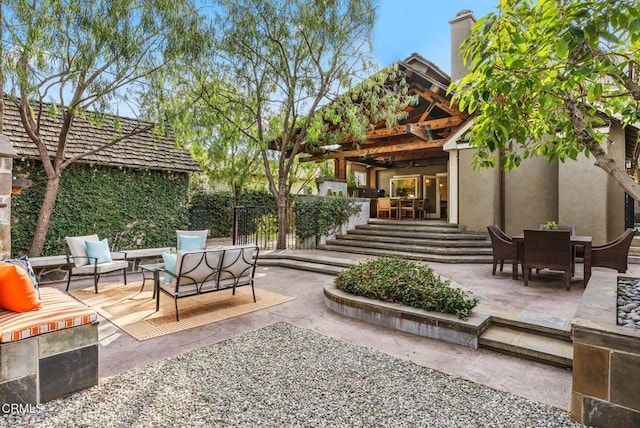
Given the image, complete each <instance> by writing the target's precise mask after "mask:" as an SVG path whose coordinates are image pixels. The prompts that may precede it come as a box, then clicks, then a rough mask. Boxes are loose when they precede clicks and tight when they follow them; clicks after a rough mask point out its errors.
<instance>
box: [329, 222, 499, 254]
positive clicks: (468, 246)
mask: <svg viewBox="0 0 640 428" xmlns="http://www.w3.org/2000/svg"><path fill="white" fill-rule="evenodd" d="M319 248H320V249H322V250H327V251H339V252H342V253H357V254H366V255H372V256H399V257H404V258H407V259H413V260H423V261H429V262H440V263H491V261H492V250H491V241H490V240H489V238H488V237H487V236H486V235H483V234H476V233H466V232H464V231H463V230H462V229H460V228H459V227H458V226H457V225H455V224H449V223H446V222H444V221H441V220H415V221H411V220H379V219H371V220H369V222H368V224H366V225H360V226H357V227H356V228H355V229H353V230H349V231H348V232H347V233H346V234H344V235H338V236H336V239H333V240H329V241H327V243H326V244H325V245H323V246H320V247H319Z"/></svg>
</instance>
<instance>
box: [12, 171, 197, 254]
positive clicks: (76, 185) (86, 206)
mask: <svg viewBox="0 0 640 428" xmlns="http://www.w3.org/2000/svg"><path fill="white" fill-rule="evenodd" d="M35 163H36V165H34V162H33V161H26V162H24V161H18V160H16V161H15V163H14V174H16V175H17V176H19V177H21V178H28V179H30V180H32V186H31V187H29V188H26V189H24V190H23V191H22V193H21V194H20V195H18V196H16V197H15V198H14V199H13V200H12V202H11V211H12V213H11V214H12V219H11V220H12V225H11V235H12V237H11V238H12V239H11V246H12V251H13V254H14V255H23V254H26V253H27V251H28V250H29V248H30V246H31V241H32V237H33V233H34V230H35V227H36V222H37V219H38V209H39V207H40V205H41V204H42V198H43V197H44V189H45V186H46V176H45V174H44V172H43V170H42V167H41V164H40V163H39V162H35ZM187 187H188V176H187V175H186V174H176V173H169V172H157V171H151V172H150V171H138V170H130V169H117V168H110V167H104V166H97V165H95V166H93V165H88V164H86V163H84V164H80V163H78V164H74V165H72V166H70V167H69V168H68V171H67V174H65V175H64V176H63V177H62V181H61V188H60V192H59V194H58V200H57V203H56V206H55V208H54V210H53V214H52V221H51V227H50V228H49V233H48V234H47V239H46V242H45V246H44V251H43V255H45V256H46V255H59V254H64V252H65V250H64V242H63V241H64V237H65V236H77V235H87V234H93V233H96V234H98V236H100V237H101V238H103V237H106V238H108V240H109V245H110V246H111V247H112V249H115V250H122V249H133V248H154V247H165V246H170V245H175V230H176V229H184V228H186V226H187V222H188V218H187V211H186V209H185V208H184V206H185V204H186V194H187Z"/></svg>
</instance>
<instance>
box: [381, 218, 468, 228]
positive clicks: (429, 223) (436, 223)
mask: <svg viewBox="0 0 640 428" xmlns="http://www.w3.org/2000/svg"><path fill="white" fill-rule="evenodd" d="M369 224H370V225H381V226H392V227H395V226H417V227H439V228H444V229H458V225H457V224H455V223H449V222H447V221H445V220H429V219H427V220H388V219H380V218H371V219H369Z"/></svg>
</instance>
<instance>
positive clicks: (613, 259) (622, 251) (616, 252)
mask: <svg viewBox="0 0 640 428" xmlns="http://www.w3.org/2000/svg"><path fill="white" fill-rule="evenodd" d="M635 232H636V231H635V230H634V229H631V228H629V229H627V230H625V231H624V233H623V234H622V235H620V236H619V237H617V238H616V239H614V240H613V241H611V242H608V243H606V244H604V245H596V246H594V247H593V248H592V249H591V266H592V267H594V266H598V267H606V268H611V269H616V270H617V271H618V272H619V273H625V272H626V271H627V267H628V266H627V259H628V257H629V247H630V246H631V241H633V237H634V235H635Z"/></svg>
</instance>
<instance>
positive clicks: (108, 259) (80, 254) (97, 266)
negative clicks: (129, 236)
mask: <svg viewBox="0 0 640 428" xmlns="http://www.w3.org/2000/svg"><path fill="white" fill-rule="evenodd" d="M64 240H65V242H66V244H67V245H66V253H67V272H68V273H67V288H66V289H65V291H69V284H71V277H72V276H74V275H76V276H80V275H84V276H93V286H94V288H95V291H96V293H97V292H98V281H99V280H100V275H102V274H104V273H109V272H117V271H119V270H121V271H122V274H123V276H124V284H125V285H126V284H127V268H128V267H129V263H128V262H127V261H126V260H113V257H112V256H113V255H116V254H120V253H118V252H117V251H114V252H111V251H110V250H109V243H108V241H107V239H103V240H102V241H101V240H100V238H98V235H85V236H67V237H65V238H64ZM122 258H123V259H124V253H122Z"/></svg>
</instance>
